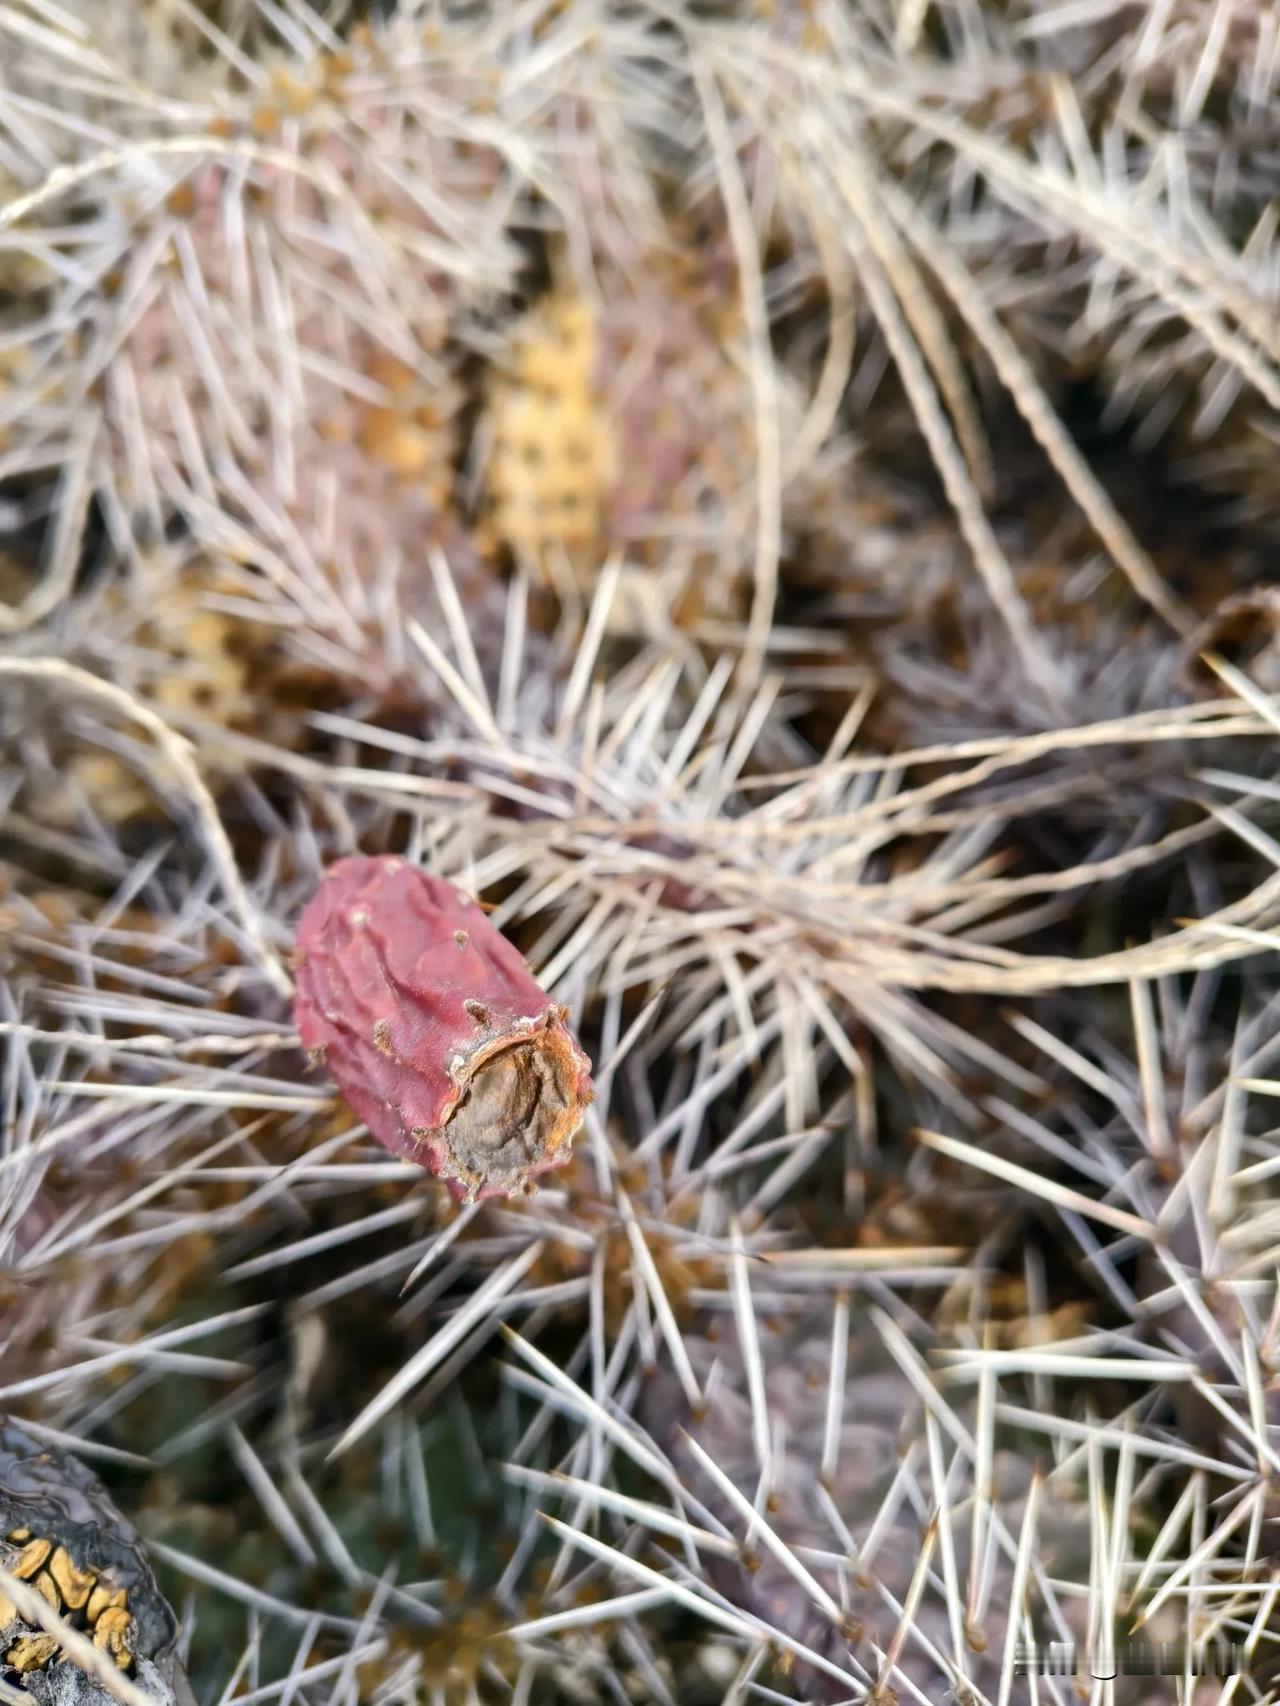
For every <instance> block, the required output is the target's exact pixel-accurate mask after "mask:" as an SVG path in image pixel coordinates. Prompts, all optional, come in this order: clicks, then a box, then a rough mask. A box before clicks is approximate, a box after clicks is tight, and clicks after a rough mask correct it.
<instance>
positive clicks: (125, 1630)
mask: <svg viewBox="0 0 1280 1706" xmlns="http://www.w3.org/2000/svg"><path fill="white" fill-rule="evenodd" d="M0 1535H2V1536H3V1539H2V1541H0V1562H2V1567H3V1568H4V1569H5V1570H6V1571H7V1572H8V1573H9V1575H11V1576H12V1577H14V1578H15V1580H17V1581H19V1582H23V1583H27V1584H29V1585H30V1587H31V1588H32V1589H33V1590H34V1591H35V1592H36V1593H37V1594H38V1595H39V1596H40V1598H41V1599H43V1600H44V1602H45V1603H46V1604H47V1605H48V1606H49V1607H50V1609H51V1610H52V1611H54V1612H55V1613H57V1614H58V1616H59V1617H61V1618H63V1619H65V1620H66V1621H67V1622H68V1623H69V1624H70V1626H71V1628H72V1629H73V1630H77V1631H82V1632H83V1634H84V1635H85V1636H86V1637H87V1639H88V1641H89V1642H91V1644H92V1648H93V1650H94V1651H96V1652H97V1653H98V1654H100V1655H102V1656H103V1658H104V1659H105V1660H106V1662H107V1663H109V1664H110V1665H113V1666H114V1667H115V1668H116V1669H117V1670H118V1671H120V1672H121V1673H123V1674H125V1675H126V1676H128V1677H130V1678H132V1679H133V1680H135V1681H136V1682H137V1684H138V1686H139V1688H140V1690H141V1692H142V1694H143V1695H144V1696H145V1697H146V1698H148V1699H154V1700H157V1701H162V1702H167V1703H169V1706H173V1703H175V1702H178V1703H182V1702H185V1701H188V1700H189V1699H190V1692H189V1690H188V1689H187V1687H186V1683H185V1679H184V1678H183V1676H182V1674H181V1670H180V1667H179V1666H178V1664H177V1661H176V1658H175V1656H174V1643H175V1641H176V1638H177V1633H178V1630H177V1624H176V1622H175V1620H174V1616H173V1613H172V1612H171V1611H170V1609H169V1607H168V1605H166V1603H165V1601H164V1600H163V1598H162V1597H161V1595H160V1591H159V1589H158V1588H157V1586H156V1583H155V1578H154V1576H153V1575H152V1573H151V1568H150V1566H149V1564H148V1563H147V1560H146V1556H145V1553H144V1551H143V1548H142V1545H141V1542H140V1541H139V1539H138V1536H137V1535H136V1534H135V1532H134V1530H133V1529H132V1527H131V1526H130V1525H129V1523H128V1522H127V1521H126V1520H125V1518H124V1517H123V1516H122V1515H121V1514H120V1512H119V1511H118V1510H117V1509H116V1507H115V1505H114V1504H113V1503H112V1502H111V1500H110V1499H109V1498H108V1496H107V1494H106V1492H105V1490H104V1489H103V1487H102V1485H101V1483H100V1482H99V1481H98V1479H97V1477H96V1476H95V1475H93V1474H92V1473H91V1472H90V1471H89V1470H87V1469H85V1468H84V1467H83V1465H81V1464H80V1463H78V1462H77V1461H76V1460H75V1458H73V1457H71V1456H68V1455H67V1454H65V1453H64V1452H63V1451H61V1450H59V1449H56V1448H54V1447H53V1446H51V1445H50V1444H49V1443H47V1442H46V1441H45V1440H43V1439H41V1438H40V1437H39V1435H37V1434H34V1433H32V1432H31V1431H30V1430H29V1429H28V1428H26V1427H25V1426H24V1425H23V1424H22V1423H21V1422H19V1421H16V1420H14V1419H12V1418H9V1419H7V1420H6V1421H5V1422H4V1423H3V1424H2V1425H0ZM0 1675H3V1676H5V1677H6V1679H7V1680H10V1681H15V1680H16V1681H17V1683H18V1685H19V1686H20V1688H21V1689H22V1691H23V1692H25V1693H27V1694H30V1695H31V1696H32V1698H33V1699H36V1700H38V1701H41V1702H43V1703H45V1706H99V1703H102V1702H106V1701H109V1700H111V1699H112V1694H111V1692H110V1691H109V1689H108V1688H107V1687H106V1686H104V1684H103V1683H102V1682H101V1681H100V1680H99V1678H98V1677H96V1676H95V1675H94V1674H93V1673H92V1672H91V1671H88V1670H86V1669H84V1668H83V1666H82V1663H81V1662H79V1661H78V1659H77V1656H76V1655H75V1654H74V1653H69V1652H66V1651H64V1650H63V1647H62V1645H61V1643H60V1641H59V1639H58V1637H57V1635H56V1634H50V1633H48V1632H46V1631H45V1630H44V1628H43V1627H42V1626H41V1625H40V1624H39V1623H33V1622H29V1621H28V1620H27V1618H25V1617H24V1615H23V1614H22V1612H21V1611H20V1609H19V1608H18V1607H17V1606H16V1605H15V1604H14V1603H13V1602H12V1601H11V1600H10V1599H9V1598H8V1597H6V1596H5V1594H4V1593H3V1592H2V1591H0Z"/></svg>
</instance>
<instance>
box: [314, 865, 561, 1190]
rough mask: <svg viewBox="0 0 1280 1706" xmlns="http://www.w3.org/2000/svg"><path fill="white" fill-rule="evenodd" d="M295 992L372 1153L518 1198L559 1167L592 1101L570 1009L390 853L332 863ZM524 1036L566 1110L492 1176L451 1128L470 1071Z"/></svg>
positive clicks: (463, 1186)
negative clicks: (528, 1149) (518, 1159)
mask: <svg viewBox="0 0 1280 1706" xmlns="http://www.w3.org/2000/svg"><path fill="white" fill-rule="evenodd" d="M297 985H298V987H297V996H296V1000H295V1016H296V1019H297V1026H298V1034H299V1037H300V1039H301V1041H302V1045H303V1047H304V1048H306V1049H308V1050H310V1051H312V1053H313V1055H314V1056H315V1058H317V1059H323V1061H324V1062H325V1064H326V1065H327V1066H328V1069H329V1071H330V1073H331V1074H332V1076H333V1078H334V1080H335V1081H336V1083H337V1085H338V1087H339V1089H340V1090H341V1091H342V1094H343V1096H344V1097H345V1098H346V1100H347V1102H348V1103H349V1104H350V1106H351V1107H352V1109H353V1110H354V1111H355V1113H356V1114H357V1115H358V1116H359V1117H360V1119H362V1120H363V1121H364V1123H365V1124H366V1125H367V1126H368V1127H369V1130H370V1131H371V1132H372V1133H373V1135H374V1136H375V1137H376V1138H377V1139H378V1141H379V1142H380V1143H382V1144H384V1145H385V1146H386V1148H388V1149H389V1150H391V1151H392V1152H393V1153H394V1154H396V1155H403V1156H404V1157H405V1158H406V1159H408V1160H411V1161H415V1162H418V1163H419V1164H420V1165H422V1166H424V1167H426V1168H428V1169H429V1170H430V1171H431V1172H432V1173H435V1174H436V1175H437V1176H439V1177H441V1178H444V1179H447V1180H448V1182H449V1184H450V1186H451V1188H452V1189H453V1190H454V1192H455V1194H457V1195H459V1196H463V1197H465V1198H467V1199H469V1200H475V1199H477V1198H480V1197H489V1196H505V1195H516V1194H519V1193H521V1192H525V1191H528V1190H529V1189H531V1180H532V1178H533V1177H534V1176H535V1175H536V1174H538V1173H542V1172H544V1171H546V1169H547V1168H549V1167H554V1166H556V1165H558V1164H559V1163H560V1162H562V1161H564V1160H566V1159H567V1158H568V1155H569V1151H570V1145H571V1142H572V1138H573V1134H574V1132H575V1131H576V1130H577V1128H578V1126H579V1125H580V1124H581V1122H582V1116H583V1113H584V1111H585V1109H586V1106H587V1104H588V1103H589V1102H590V1101H591V1099H592V1097H593V1095H594V1091H593V1090H592V1087H591V1078H590V1070H591V1063H590V1061H589V1060H588V1059H587V1057H586V1055H585V1054H584V1053H583V1052H582V1050H581V1049H580V1048H579V1047H578V1045H577V1043H576V1042H575V1041H574V1039H573V1037H572V1036H571V1035H570V1034H569V1032H568V1030H567V1028H566V1026H565V1018H566V1016H567V1014H566V1009H564V1008H561V1007H558V1006H556V1005H555V1004H554V1003H553V1002H552V1001H551V1000H550V999H549V998H548V996H547V995H546V994H545V993H544V992H543V991H542V990H541V989H540V988H539V987H538V985H537V983H536V982H535V981H534V979H533V977H532V976H531V975H530V973H529V970H528V967H527V966H526V965H525V962H524V960H523V959H522V958H521V956H520V954H519V953H518V952H517V950H516V949H515V948H514V947H512V945H511V943H510V942H508V941H507V940H506V939H505V938H504V937H503V936H502V935H501V934H500V933H499V932H498V931H497V930H495V929H494V927H493V926H492V925H491V924H490V923H489V921H488V919H487V918H486V917H485V915H484V913H483V911H482V910H481V908H480V907H479V905H478V904H477V903H476V902H475V901H474V900H471V899H470V898H468V896H466V895H464V894H462V893H461V892H460V891H459V890H458V889H456V888H454V886H453V885H452V884H451V883H447V882H445V881H444V880H443V879H442V878H439V877H432V876H428V875H427V873H426V872H424V871H421V870H419V869H418V868H417V867H416V866H413V865H410V864H409V863H407V862H406V861H405V860H404V859H399V858H395V857H390V856H387V857H377V858H353V859H343V860H340V861H339V862H338V863H337V864H336V865H333V866H331V867H330V869H329V870H328V871H327V872H326V873H325V876H324V880H323V881H322V882H321V885H320V887H319V889H318V890H317V891H316V893H315V895H314V896H313V897H312V899H311V901H310V902H309V904H308V905H307V907H306V909H305V910H304V912H303V914H302V917H301V919H300V921H299V924H298V934H297ZM468 1004H469V1005H468ZM525 1038H532V1039H534V1040H535V1041H536V1043H537V1046H538V1049H539V1051H541V1052H542V1053H543V1054H545V1055H546V1056H548V1057H550V1058H552V1059H554V1061H555V1063H556V1066H557V1070H558V1071H559V1073H560V1079H561V1081H562V1082H563V1084H564V1085H565V1086H566V1088H567V1089H568V1092H569V1093H568V1098H567V1105H566V1106H565V1107H564V1109H563V1110H560V1109H559V1108H558V1107H556V1108H553V1109H552V1111H551V1113H550V1114H549V1116H548V1120H547V1122H546V1129H545V1130H543V1131H542V1132H541V1134H540V1137H539V1141H538V1143H537V1145H536V1148H537V1153H536V1154H534V1155H532V1156H531V1157H529V1158H528V1160H527V1164H522V1165H521V1166H520V1168H519V1170H518V1173H513V1172H512V1171H511V1169H509V1168H508V1169H506V1170H504V1171H503V1172H502V1174H501V1176H497V1175H494V1176H488V1173H487V1169H486V1167H485V1165H484V1164H483V1162H481V1163H477V1162H476V1161H475V1158H474V1156H473V1155H471V1154H470V1152H468V1156H467V1159H466V1160H463V1159H461V1158H460V1156H459V1155H458V1154H455V1153H454V1152H453V1149H452V1147H451V1139H450V1123H449V1122H450V1119H451V1116H452V1115H453V1113H454V1112H455V1110H456V1109H457V1108H458V1105H459V1103H460V1101H461V1099H462V1098H463V1095H464V1092H465V1088H466V1085H467V1083H468V1081H469V1080H470V1078H471V1077H472V1076H473V1075H474V1073H475V1071H476V1070H477V1068H478V1066H479V1065H481V1064H483V1063H484V1062H486V1061H488V1060H491V1059H492V1058H493V1057H494V1055H495V1054H499V1053H502V1052H503V1051H504V1049H505V1048H507V1047H508V1046H509V1045H510V1043H511V1042H512V1041H513V1040H522V1039H525ZM456 1129H458V1128H455V1130H456Z"/></svg>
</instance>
